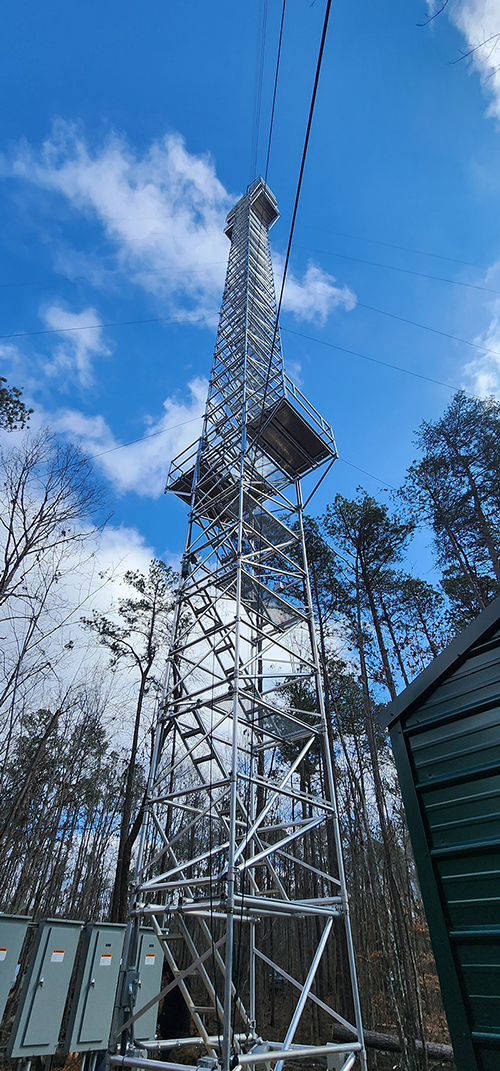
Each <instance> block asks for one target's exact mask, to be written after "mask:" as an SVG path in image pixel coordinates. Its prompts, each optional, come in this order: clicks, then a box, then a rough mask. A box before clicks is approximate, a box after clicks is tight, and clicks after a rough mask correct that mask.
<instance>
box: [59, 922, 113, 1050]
mask: <svg viewBox="0 0 500 1071" xmlns="http://www.w3.org/2000/svg"><path fill="white" fill-rule="evenodd" d="M124 935H125V926H123V925H121V924H120V923H112V922H105V923H104V922H102V923H101V922H96V923H89V924H88V925H87V926H86V928H85V937H84V944H83V949H82V953H81V956H80V962H79V967H78V974H77V977H76V984H75V992H74V996H73V1001H72V1005H71V1011H70V1016H69V1021H68V1029H67V1031H66V1038H65V1041H64V1050H65V1052H92V1051H96V1050H98V1049H106V1048H107V1047H108V1041H109V1033H110V1030H111V1020H112V1017H113V1008H114V1003H115V997H116V985H117V982H118V972H119V969H120V960H121V954H122V948H123V938H124Z"/></svg>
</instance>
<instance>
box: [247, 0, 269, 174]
mask: <svg viewBox="0 0 500 1071" xmlns="http://www.w3.org/2000/svg"><path fill="white" fill-rule="evenodd" d="M260 7H261V18H260V19H259V45H258V48H257V71H256V80H255V103H254V118H253V139H252V142H253V144H252V159H251V162H250V174H251V175H253V176H254V177H255V174H256V170H257V154H258V151H259V132H260V113H261V108H262V83H263V80H264V58H265V53H266V31H267V9H268V0H261V4H260Z"/></svg>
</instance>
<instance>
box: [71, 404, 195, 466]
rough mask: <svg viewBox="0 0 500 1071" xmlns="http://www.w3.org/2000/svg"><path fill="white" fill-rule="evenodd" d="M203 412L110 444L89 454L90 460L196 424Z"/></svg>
mask: <svg viewBox="0 0 500 1071" xmlns="http://www.w3.org/2000/svg"><path fill="white" fill-rule="evenodd" d="M202 417H203V413H200V414H199V416H195V417H189V420H181V422H180V424H170V426H169V427H168V428H160V430H159V431H150V432H149V433H148V434H147V435H140V436H139V438H138V439H131V440H130V442H128V443H119V444H118V446H110V447H109V448H108V449H107V450H101V451H100V453H99V454H89V455H88V458H89V461H95V459H96V457H104V454H113V453H114V451H115V450H124V448H125V447H126V446H135V444H136V443H143V442H146V439H154V438H155V436H156V435H165V433H166V432H167V431H174V430H175V428H183V427H184V426H185V424H194V422H195V420H201V419H202Z"/></svg>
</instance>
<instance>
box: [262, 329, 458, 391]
mask: <svg viewBox="0 0 500 1071" xmlns="http://www.w3.org/2000/svg"><path fill="white" fill-rule="evenodd" d="M281 330H282V331H286V332H287V334H289V335H297V337H298V338H306V339H307V340H308V341H309V342H318V343H319V345H320V346H328V347H329V348H330V349H332V350H340V352H341V353H348V354H350V356H352V357H361V359H362V360H363V361H371V362H372V363H373V364H381V365H383V366H384V368H392V369H393V370H394V371H395V372H404V373H405V375H407V376H415V377H416V378H417V379H425V380H426V382H427V383H435V384H437V386H438V387H448V389H449V390H454V391H458V390H461V389H462V388H461V387H454V386H453V384H452V383H446V382H445V381H444V380H442V379H433V378H432V377H431V376H424V375H423V373H422V372H413V371H412V370H411V369H410V368H403V366H402V365H399V364H391V363H390V362H389V361H382V360H380V359H379V358H378V357H368V355H367V354H366V353H358V351H357V350H348V349H347V348H346V347H345V346H337V345H336V344H335V343H334V342H326V340H325V339H324V338H315V337H314V336H313V335H305V334H303V332H302V331H292V329H291V327H282V328H281ZM465 393H466V394H468V393H469V391H465ZM471 397H475V395H471Z"/></svg>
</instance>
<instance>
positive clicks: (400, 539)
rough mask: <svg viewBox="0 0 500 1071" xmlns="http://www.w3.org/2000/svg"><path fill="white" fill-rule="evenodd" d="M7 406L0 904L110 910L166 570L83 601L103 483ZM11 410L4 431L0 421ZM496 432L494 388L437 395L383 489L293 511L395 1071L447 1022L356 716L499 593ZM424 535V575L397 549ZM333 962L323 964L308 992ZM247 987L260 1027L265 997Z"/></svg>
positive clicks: (137, 793)
mask: <svg viewBox="0 0 500 1071" xmlns="http://www.w3.org/2000/svg"><path fill="white" fill-rule="evenodd" d="M28 422H29V412H27V411H26V409H25V406H24V404H23V402H22V398H21V395H20V392H19V391H17V390H16V389H15V388H9V386H8V385H6V384H5V380H2V379H0V424H1V426H2V427H3V429H4V435H3V442H4V450H3V452H2V455H1V466H2V479H1V482H0V515H1V532H2V537H1V557H0V607H1V612H2V640H3V642H2V654H1V667H2V675H1V681H0V703H1V708H2V709H1V720H0V778H1V789H2V792H1V797H0V827H1V831H2V836H1V838H0V860H1V866H0V909H1V910H3V911H7V912H15V913H23V914H30V915H33V916H34V917H35V918H41V917H44V916H45V917H47V916H54V915H59V916H62V917H68V918H71V917H73V918H80V919H104V918H109V919H111V920H113V921H120V920H122V919H123V918H124V917H125V913H126V904H127V894H128V888H129V880H130V872H131V866H132V863H133V852H134V844H135V841H136V838H137V835H138V831H139V825H140V818H141V803H142V798H143V793H144V785H145V772H146V770H147V764H148V761H149V754H150V744H151V734H150V730H151V723H152V718H153V713H154V708H155V703H156V702H157V701H158V697H159V694H160V689H161V677H162V670H163V665H164V661H165V655H166V649H167V644H168V633H169V626H170V620H171V611H172V601H173V593H174V590H175V583H176V577H175V574H174V573H173V572H172V570H171V569H169V568H168V567H167V566H166V565H165V564H164V563H163V562H161V561H158V560H153V561H152V562H151V563H150V567H149V570H148V572H147V574H145V575H144V574H142V573H140V572H138V571H128V572H126V573H125V574H124V576H123V577H121V578H119V579H120V580H121V585H122V586H121V587H120V588H119V594H118V596H117V597H116V598H114V599H113V601H112V603H111V604H110V605H109V607H106V606H105V608H104V610H103V609H102V608H101V607H102V605H103V600H102V598H101V599H100V600H99V599H98V600H97V602H96V598H95V596H96V593H99V592H100V593H101V594H102V592H104V593H106V591H107V590H108V588H109V586H110V585H111V582H113V585H112V586H113V591H115V588H116V581H117V579H118V578H117V577H116V576H111V574H110V573H109V571H106V570H104V571H99V564H98V550H96V548H97V547H98V541H99V534H100V533H101V532H102V530H103V528H104V526H105V524H106V521H107V511H106V501H105V494H104V493H103V490H102V488H101V487H100V486H99V483H98V481H97V480H96V478H95V474H94V472H93V469H92V464H91V461H90V460H89V459H87V458H86V457H85V456H84V455H83V454H81V452H80V451H79V449H78V448H77V447H76V446H73V445H71V444H65V443H61V442H60V441H59V440H58V439H57V438H56V437H55V436H54V435H52V434H51V433H50V432H49V431H45V432H42V433H37V434H35V433H31V432H30V431H29V424H28ZM23 427H24V428H25V437H24V439H23V441H22V443H21V444H20V445H19V444H18V445H16V446H14V447H12V446H10V445H9V441H8V440H9V436H8V432H9V430H19V429H20V428H23ZM499 433H500V404H499V403H498V402H496V401H495V400H494V399H493V398H488V399H485V400H480V399H477V398H473V397H471V396H469V395H467V394H466V393H465V392H459V393H458V394H456V395H455V397H454V398H453V400H452V402H451V404H450V405H449V407H448V408H447V409H446V411H445V412H444V414H443V416H442V417H441V418H440V419H439V420H437V421H435V422H427V423H423V424H422V425H421V427H420V429H419V430H418V433H417V438H416V446H417V450H418V458H417V460H416V461H415V462H414V463H413V464H412V466H411V467H410V469H409V470H408V474H407V477H406V480H405V482H404V484H403V486H402V488H401V489H400V490H399V491H398V492H397V493H395V494H394V495H392V497H391V500H390V505H388V504H387V503H386V502H381V501H380V500H379V499H378V498H375V497H373V496H371V495H369V494H368V493H367V492H366V491H364V490H363V489H362V488H359V489H358V493H357V495H356V498H355V499H353V500H348V499H345V498H343V497H342V496H340V495H337V496H336V497H335V498H334V500H333V502H332V503H331V505H329V506H328V508H327V509H326V511H325V513H324V515H323V516H322V517H317V518H312V517H309V518H307V546H308V557H309V566H310V575H311V585H312V593H313V600H314V605H315V614H316V623H317V633H318V641H319V649H320V656H321V663H322V670H323V680H324V694H325V704H326V710H327V713H328V718H329V730H330V744H331V748H332V753H333V756H334V763H335V772H336V778H337V785H338V792H339V800H340V818H341V823H342V826H343V832H344V845H345V863H346V870H347V875H348V885H349V888H350V904H351V913H352V921H353V931H354V938H355V943H356V952H357V962H358V973H359V983H360V990H361V997H362V1003H363V1010H364V1016H365V1023H366V1026H367V1027H368V1028H369V1029H372V1030H377V1031H381V1032H383V1033H388V1034H391V1033H394V1034H397V1035H398V1036H399V1038H410V1039H413V1040H414V1042H415V1044H414V1045H413V1046H412V1045H410V1049H409V1050H408V1052H407V1054H406V1063H405V1065H404V1066H405V1067H407V1068H408V1069H409V1071H413V1069H416V1068H417V1067H418V1068H422V1067H424V1066H426V1058H425V1055H424V1056H421V1055H419V1050H418V1044H417V1043H418V1041H421V1042H422V1041H424V1040H430V1041H436V1042H443V1041H446V1040H447V1030H446V1022H445V1018H444V1013H443V1010H442V1006H441V1001H440V994H439V985H438V981H437V976H436V971H435V966H434V961H433V957H432V950H431V947H430V942H429V938H428V933H427V927H426V922H425V916H424V912H423V908H422V903H421V898H420V893H419V889H418V882H417V878H416V873H415V867H414V862H413V857H412V852H411V845H410V843H409V838H408V833H407V829H406V823H405V818H404V812H403V808H402V803H401V797H400V793H399V787H398V782H397V777H396V773H395V768H394V764H393V760H392V755H391V750H390V745H389V743H388V740H387V739H386V737H385V736H384V734H383V733H382V732H381V730H380V728H379V725H378V721H377V715H378V713H379V712H380V710H381V709H382V707H383V705H384V704H385V703H387V702H388V701H389V700H390V699H392V698H394V697H395V696H396V694H397V693H398V692H400V691H401V690H402V688H403V687H404V686H405V685H407V684H408V683H409V682H410V681H411V680H412V679H413V678H414V677H415V676H416V675H417V673H419V672H420V670H421V669H423V668H424V667H425V666H426V665H427V664H428V663H429V662H430V661H431V659H432V658H433V657H434V656H435V655H437V654H438V653H439V652H440V651H441V650H442V649H443V648H444V647H445V646H446V645H447V644H448V643H449V641H450V640H451V639H452V638H453V636H455V635H456V634H457V633H458V632H460V631H461V630H462V629H463V628H464V627H465V625H466V624H467V623H468V622H470V621H471V620H473V618H474V617H476V616H477V614H478V613H480V612H481V610H482V609H484V608H485V606H486V605H487V604H488V602H490V601H491V599H492V598H494V596H495V595H496V594H497V593H498V591H499V590H500V508H499V507H500V434H499ZM384 497H387V496H384ZM421 533H424V535H423V536H422V534H421ZM426 533H427V535H428V538H429V540H431V539H432V543H433V549H434V560H435V573H434V576H435V582H434V583H430V582H429V581H428V580H427V579H422V578H420V577H418V576H415V574H414V572H413V571H412V569H411V566H410V564H409V561H410V557H411V545H412V540H413V538H414V537H415V536H417V537H418V538H419V539H422V538H425V534H426ZM296 698H297V697H291V699H294V701H295V700H296ZM308 701H311V702H314V700H313V699H312V697H308V696H307V695H302V696H301V697H300V706H301V707H302V708H307V703H308ZM311 709H313V708H311ZM172 746H173V745H172ZM302 776H307V772H306V774H305V775H304V773H303V774H302ZM310 777H311V779H314V769H313V768H311V770H310ZM325 850H326V849H325ZM269 940H270V941H271V942H272V940H279V934H278V933H277V932H276V931H274V933H273V934H270V935H269ZM338 966H339V965H338V964H335V963H333V962H330V963H329V965H328V967H325V971H326V972H327V975H326V976H325V977H324V978H323V979H322V980H321V981H322V984H323V985H324V987H325V991H326V992H332V993H333V992H334V991H335V989H336V987H337V986H338V984H339V983H338V974H339V972H338ZM299 973H300V972H299ZM263 984H264V981H263ZM265 984H266V985H267V987H268V997H269V999H268V1001H267V1003H266V1007H267V1008H268V1015H269V1017H270V1024H271V1026H272V1025H273V1022H276V1020H277V1017H279V1003H280V999H281V997H280V994H279V992H278V991H277V990H276V986H275V985H274V983H272V982H270V981H269V979H267V981H266V982H265ZM315 1014H318V1015H319V1014H320V1013H319V1012H312V1013H311V1017H310V1023H309V1027H308V1028H310V1030H311V1031H312V1032H314V1031H315V1030H316V1028H317V1025H318V1024H317V1021H315V1018H314V1016H315ZM422 1061H423V1062H422Z"/></svg>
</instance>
